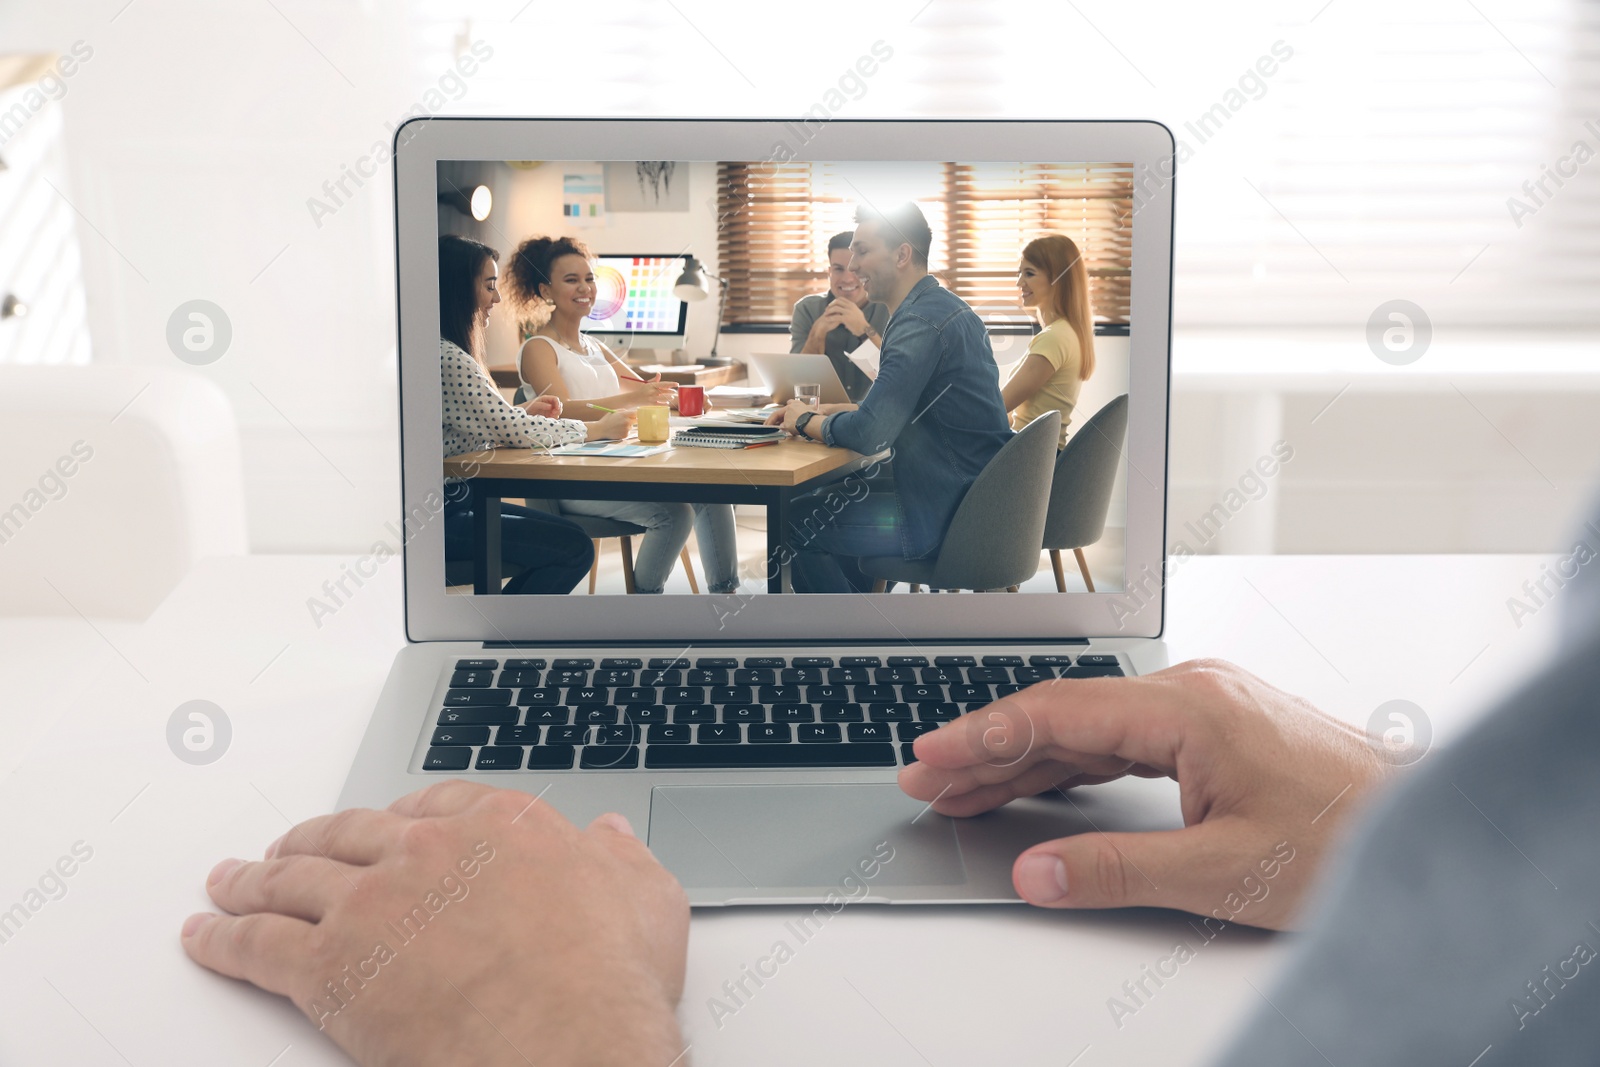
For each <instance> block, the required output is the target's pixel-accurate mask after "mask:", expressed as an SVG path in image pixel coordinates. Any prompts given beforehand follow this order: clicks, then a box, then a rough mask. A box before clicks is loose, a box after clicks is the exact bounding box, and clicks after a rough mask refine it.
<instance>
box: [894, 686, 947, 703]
mask: <svg viewBox="0 0 1600 1067" xmlns="http://www.w3.org/2000/svg"><path fill="white" fill-rule="evenodd" d="M900 699H901V700H905V701H909V702H910V703H913V704H920V703H922V702H924V701H929V700H943V699H944V686H942V685H902V686H901V687H900Z"/></svg>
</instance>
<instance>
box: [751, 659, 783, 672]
mask: <svg viewBox="0 0 1600 1067" xmlns="http://www.w3.org/2000/svg"><path fill="white" fill-rule="evenodd" d="M744 665H745V666H746V667H752V668H754V667H763V668H769V669H772V670H779V669H782V668H784V667H787V666H788V665H789V664H788V663H787V662H786V661H785V660H784V658H783V657H782V656H746V657H745V658H744Z"/></svg>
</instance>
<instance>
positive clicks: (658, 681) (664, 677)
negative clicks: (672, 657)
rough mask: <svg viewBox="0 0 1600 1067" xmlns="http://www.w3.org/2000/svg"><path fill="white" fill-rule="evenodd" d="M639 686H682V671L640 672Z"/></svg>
mask: <svg viewBox="0 0 1600 1067" xmlns="http://www.w3.org/2000/svg"><path fill="white" fill-rule="evenodd" d="M639 684H640V685H682V684H683V672H682V671H676V670H673V671H651V670H644V671H640V672H639Z"/></svg>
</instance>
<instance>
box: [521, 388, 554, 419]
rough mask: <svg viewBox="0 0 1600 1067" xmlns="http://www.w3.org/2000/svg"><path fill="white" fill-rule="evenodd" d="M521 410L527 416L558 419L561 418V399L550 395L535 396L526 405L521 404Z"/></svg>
mask: <svg viewBox="0 0 1600 1067" xmlns="http://www.w3.org/2000/svg"><path fill="white" fill-rule="evenodd" d="M522 410H524V411H526V412H527V413H528V414H529V415H543V416H544V417H545V418H547V419H559V418H560V417H561V398H560V397H559V396H556V395H554V394H552V393H545V394H544V395H543V396H536V397H534V398H533V399H532V400H530V401H528V402H527V403H526V404H523V405H522Z"/></svg>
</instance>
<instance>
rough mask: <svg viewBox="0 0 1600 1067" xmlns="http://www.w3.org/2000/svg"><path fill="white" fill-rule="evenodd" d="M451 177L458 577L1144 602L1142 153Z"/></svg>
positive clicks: (449, 351) (460, 166) (444, 280)
mask: <svg viewBox="0 0 1600 1067" xmlns="http://www.w3.org/2000/svg"><path fill="white" fill-rule="evenodd" d="M437 171H438V194H439V195H438V255H439V335H440V343H439V350H438V351H439V365H440V373H441V385H442V412H441V416H442V417H441V421H440V426H441V430H442V435H443V445H444V448H443V454H444V466H443V469H442V470H441V471H440V472H439V479H440V482H439V485H440V492H441V494H442V497H443V499H444V501H445V511H444V517H445V523H444V527H445V529H444V533H445V536H444V541H445V545H444V553H445V561H444V562H445V568H444V570H445V579H444V581H445V586H446V589H447V592H449V593H451V594H454V595H461V596H474V595H521V596H529V595H534V596H562V597H584V596H589V595H594V596H621V595H636V596H637V595H654V594H666V595H683V596H689V595H695V594H700V595H704V594H728V593H745V594H768V593H772V594H800V595H813V594H815V595H821V594H827V593H841V592H846V593H847V592H863V593H877V594H880V595H885V596H891V595H911V594H917V593H922V594H933V593H940V594H950V595H960V594H971V593H979V592H995V593H1005V592H1016V593H1019V594H1036V595H1037V594H1043V595H1049V594H1054V595H1057V596H1062V595H1067V596H1070V595H1072V594H1075V593H1076V594H1082V593H1085V592H1091V591H1093V592H1100V593H1117V592H1121V591H1123V590H1124V589H1125V588H1126V583H1127V578H1126V572H1127V569H1128V568H1127V562H1126V552H1125V537H1126V529H1127V517H1126V516H1127V506H1126V493H1127V460H1126V448H1125V443H1126V427H1127V404H1128V393H1129V381H1130V355H1129V344H1130V338H1129V302H1130V290H1131V285H1132V233H1133V229H1134V226H1135V225H1136V220H1135V216H1136V213H1137V208H1138V206H1139V205H1138V202H1137V201H1138V197H1137V196H1136V194H1135V188H1136V183H1135V180H1134V172H1135V168H1134V166H1133V164H1131V163H1128V162H1115V161H1110V162H1097V161H1085V162H1051V163H1028V162H1018V163H999V162H976V163H961V162H926V163H908V162H903V161H896V162H881V161H879V162H859V163H851V162H837V163H825V162H814V161H807V162H800V161H792V162H780V161H777V160H766V161H759V162H750V161H744V162H740V161H723V162H704V161H692V162H691V161H678V162H660V161H657V162H595V161H567V162H561V161H548V160H546V161H505V160H481V161H480V160H448V161H442V162H439V163H438V164H437Z"/></svg>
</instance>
